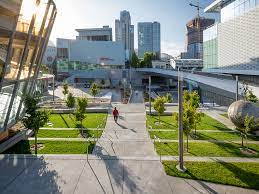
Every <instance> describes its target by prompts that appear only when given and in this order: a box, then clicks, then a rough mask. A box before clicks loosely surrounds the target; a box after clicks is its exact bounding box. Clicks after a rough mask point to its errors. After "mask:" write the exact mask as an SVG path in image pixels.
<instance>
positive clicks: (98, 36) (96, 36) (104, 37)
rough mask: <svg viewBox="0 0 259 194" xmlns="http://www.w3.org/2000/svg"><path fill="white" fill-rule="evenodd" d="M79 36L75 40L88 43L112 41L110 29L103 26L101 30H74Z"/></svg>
mask: <svg viewBox="0 0 259 194" xmlns="http://www.w3.org/2000/svg"><path fill="white" fill-rule="evenodd" d="M76 31H77V32H78V33H79V35H78V36H77V37H76V39H77V40H89V41H112V28H110V27H109V26H103V28H87V29H76Z"/></svg>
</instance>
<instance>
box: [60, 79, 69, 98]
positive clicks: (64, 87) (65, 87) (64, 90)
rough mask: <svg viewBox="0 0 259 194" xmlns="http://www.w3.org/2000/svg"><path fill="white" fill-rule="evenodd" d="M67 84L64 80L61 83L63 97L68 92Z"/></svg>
mask: <svg viewBox="0 0 259 194" xmlns="http://www.w3.org/2000/svg"><path fill="white" fill-rule="evenodd" d="M68 92H69V91H68V84H67V83H66V82H65V83H64V84H63V91H62V93H63V94H64V98H66V95H67V94H68Z"/></svg>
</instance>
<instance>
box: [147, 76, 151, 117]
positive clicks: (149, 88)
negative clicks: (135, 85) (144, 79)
mask: <svg viewBox="0 0 259 194" xmlns="http://www.w3.org/2000/svg"><path fill="white" fill-rule="evenodd" d="M148 80H149V87H148V90H149V92H148V93H149V95H148V96H149V115H151V76H149V79H148Z"/></svg>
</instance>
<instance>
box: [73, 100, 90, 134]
mask: <svg viewBox="0 0 259 194" xmlns="http://www.w3.org/2000/svg"><path fill="white" fill-rule="evenodd" d="M87 105H88V100H87V98H85V97H82V98H78V99H77V109H76V113H75V116H76V121H80V123H81V129H82V128H83V120H84V119H85V113H86V108H87Z"/></svg>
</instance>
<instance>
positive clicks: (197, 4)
mask: <svg viewBox="0 0 259 194" xmlns="http://www.w3.org/2000/svg"><path fill="white" fill-rule="evenodd" d="M189 5H190V6H191V7H196V8H197V15H198V18H200V10H201V9H203V7H200V1H199V0H197V3H196V4H193V3H189Z"/></svg>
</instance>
